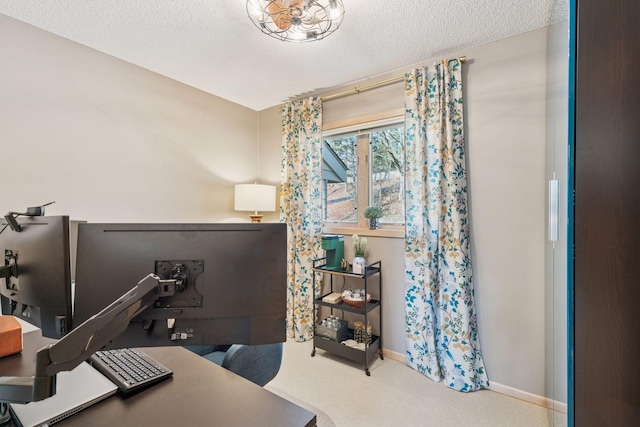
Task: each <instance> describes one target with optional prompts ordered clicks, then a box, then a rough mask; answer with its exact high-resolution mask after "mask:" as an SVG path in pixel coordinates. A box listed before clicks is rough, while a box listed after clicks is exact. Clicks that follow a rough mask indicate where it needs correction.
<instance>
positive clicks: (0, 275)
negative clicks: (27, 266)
mask: <svg viewBox="0 0 640 427" xmlns="http://www.w3.org/2000/svg"><path fill="white" fill-rule="evenodd" d="M11 276H13V267H12V266H10V265H0V279H8V278H9V277H11Z"/></svg>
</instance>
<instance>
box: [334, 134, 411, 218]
mask: <svg viewBox="0 0 640 427" xmlns="http://www.w3.org/2000/svg"><path fill="white" fill-rule="evenodd" d="M322 155H323V183H324V187H323V202H324V220H325V221H330V222H338V223H358V222H359V219H360V218H359V217H361V216H362V215H359V214H358V212H359V211H362V210H364V208H366V207H367V206H369V205H375V206H379V207H381V208H382V211H383V216H382V218H381V219H380V222H381V223H390V224H402V223H403V222H404V126H403V125H401V124H398V125H393V126H387V127H385V128H379V129H373V130H370V131H366V132H362V131H361V132H358V133H356V134H353V133H352V134H343V135H335V136H331V137H328V138H325V139H324V144H323V153H322Z"/></svg>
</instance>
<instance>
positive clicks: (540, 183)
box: [260, 28, 566, 396]
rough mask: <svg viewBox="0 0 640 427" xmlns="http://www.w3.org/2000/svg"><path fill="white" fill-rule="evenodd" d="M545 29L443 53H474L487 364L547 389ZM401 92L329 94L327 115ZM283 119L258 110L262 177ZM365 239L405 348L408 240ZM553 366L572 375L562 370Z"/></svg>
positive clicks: (476, 250)
mask: <svg viewBox="0 0 640 427" xmlns="http://www.w3.org/2000/svg"><path fill="white" fill-rule="evenodd" d="M547 31H548V29H546V28H545V29H541V30H537V31H533V32H530V33H526V34H522V35H519V36H516V37H513V38H509V39H505V40H501V41H498V42H495V43H491V44H488V45H485V46H481V47H478V48H474V49H469V50H466V51H461V52H452V53H450V54H449V55H446V56H447V57H456V56H459V55H465V56H466V57H467V59H468V61H467V63H466V64H465V65H464V67H463V73H464V79H465V83H464V97H465V114H466V119H465V120H466V125H465V131H466V143H467V161H468V179H469V190H470V197H469V204H470V215H471V230H472V236H471V238H472V251H473V252H472V257H473V265H474V285H475V295H476V306H477V312H478V324H479V335H480V342H481V348H482V351H483V355H484V360H485V364H486V368H487V372H488V375H489V379H490V380H491V381H495V382H497V383H500V384H502V385H506V386H509V387H513V388H516V389H520V390H524V391H526V392H529V393H533V394H536V395H540V396H549V395H550V393H549V389H548V387H547V384H546V382H547V381H548V380H547V379H546V377H545V375H546V372H547V370H548V369H551V370H553V367H552V366H547V361H546V360H545V355H546V345H547V343H546V335H545V334H546V330H545V328H546V320H547V319H546V317H545V239H546V229H545V212H546V211H545V200H546V199H545V191H546V181H545V155H546V153H545V144H546V137H547V135H546V123H547V111H546V108H547V106H546V100H547ZM438 59H440V58H432V59H430V60H427V61H425V62H424V64H431V63H433V62H434V61H436V60H438ZM424 64H419V65H424ZM398 74H401V72H394V73H390V74H389V75H384V76H378V77H377V78H376V79H374V80H380V79H384V78H386V77H389V76H394V75H398ZM366 83H367V82H366V81H365V82H362V84H366ZM402 90H403V85H402V83H400V84H394V85H391V86H387V87H385V88H384V89H381V90H376V91H370V92H365V93H363V94H361V95H354V96H350V97H347V98H341V99H338V100H333V101H328V102H326V103H325V105H324V107H323V117H324V121H325V122H335V121H340V120H344V119H347V118H352V117H357V116H360V115H365V114H374V113H377V112H381V111H387V110H392V109H395V108H401V107H402V102H403V99H402ZM337 91H339V89H337V90H336V92H337ZM361 105H364V109H361ZM279 120H280V116H279V115H278V114H277V111H276V109H275V108H271V109H268V110H264V111H261V112H260V130H261V131H260V147H261V151H262V152H263V156H262V173H263V175H264V174H273V175H274V176H275V173H276V171H277V170H279V169H278V168H279V160H280V158H279V156H276V154H275V153H276V150H275V149H274V148H273V147H276V146H278V147H279V145H280V134H279V127H278V126H276V125H275V124H274V123H273V122H276V121H278V122H279ZM268 123H271V124H268ZM268 130H269V131H268ZM268 147H271V148H268ZM267 153H269V154H267ZM267 156H268V157H269V158H268V159H267V158H266V157H267ZM369 241H370V245H369V251H370V254H371V258H372V259H374V258H375V259H381V260H382V263H383V268H384V287H385V289H384V301H383V319H384V325H383V333H384V347H385V348H388V349H390V350H392V351H395V352H398V353H402V354H404V353H405V352H406V343H405V338H404V335H405V319H404V267H403V260H404V258H403V250H404V246H403V245H404V242H403V240H402V239H393V238H370V239H369ZM560 304H561V302H560ZM555 374H556V375H560V376H566V370H565V372H555Z"/></svg>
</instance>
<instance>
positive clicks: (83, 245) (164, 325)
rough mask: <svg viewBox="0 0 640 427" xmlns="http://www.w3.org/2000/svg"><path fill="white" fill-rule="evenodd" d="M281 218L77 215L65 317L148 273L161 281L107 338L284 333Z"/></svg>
mask: <svg viewBox="0 0 640 427" xmlns="http://www.w3.org/2000/svg"><path fill="white" fill-rule="evenodd" d="M286 246H287V231H286V225H285V224H277V223H271V224H269V223H262V224H91V223H87V224H80V225H79V227H78V255H77V267H76V287H75V318H74V324H76V325H79V324H80V323H81V322H84V321H85V320H87V319H89V318H90V317H91V316H93V315H94V314H96V313H98V312H99V311H100V310H102V309H103V308H105V307H106V306H107V305H109V304H111V303H112V302H113V301H115V300H116V299H118V298H119V297H120V296H122V295H123V294H124V293H126V292H128V291H129V290H130V289H131V288H132V287H134V286H135V285H136V284H137V283H138V282H139V281H140V280H142V279H143V278H145V277H146V276H147V275H149V274H150V273H152V274H155V275H157V276H159V277H160V278H161V279H166V280H169V281H170V285H163V286H165V289H163V293H162V295H164V296H161V297H160V298H158V300H157V301H155V303H154V304H153V306H152V307H151V308H149V309H147V310H145V311H144V312H143V313H141V314H140V315H138V316H137V317H135V318H134V319H133V320H132V321H131V323H130V324H129V326H128V328H127V329H126V330H125V331H124V332H123V333H122V334H120V335H119V336H118V337H117V338H115V339H114V340H113V341H112V342H111V343H110V345H109V347H110V348H118V347H145V346H166V345H200V344H249V345H257V344H267V343H274V342H283V341H285V339H286V332H285V319H286V288H287V285H286V281H287V279H286V271H287V249H286Z"/></svg>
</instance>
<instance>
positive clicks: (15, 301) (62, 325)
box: [0, 216, 72, 338]
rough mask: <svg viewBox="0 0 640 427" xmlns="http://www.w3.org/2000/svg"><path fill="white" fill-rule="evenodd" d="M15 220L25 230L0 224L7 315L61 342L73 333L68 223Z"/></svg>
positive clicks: (0, 288)
mask: <svg viewBox="0 0 640 427" xmlns="http://www.w3.org/2000/svg"><path fill="white" fill-rule="evenodd" d="M12 219H13V220H14V221H16V222H17V224H19V225H20V226H19V227H17V228H16V227H12V226H11V225H9V224H8V222H7V221H6V219H2V220H0V230H3V231H2V232H0V256H2V259H1V260H0V277H2V279H0V294H1V298H0V299H1V301H2V302H1V304H2V313H3V314H10V315H14V316H16V317H18V318H20V319H23V320H25V321H27V322H29V323H32V324H33V325H35V326H37V327H39V328H40V329H41V330H42V335H44V336H46V337H49V338H60V337H62V336H63V335H65V333H66V332H67V331H68V330H69V329H70V327H71V311H72V305H71V260H70V253H71V250H70V244H69V217H68V216H37V217H23V218H22V217H21V218H17V219H14V218H12ZM14 225H15V224H14ZM14 228H16V229H14ZM17 230H19V231H17Z"/></svg>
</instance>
